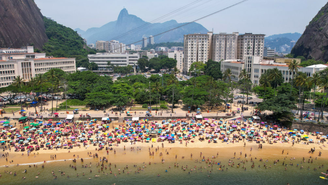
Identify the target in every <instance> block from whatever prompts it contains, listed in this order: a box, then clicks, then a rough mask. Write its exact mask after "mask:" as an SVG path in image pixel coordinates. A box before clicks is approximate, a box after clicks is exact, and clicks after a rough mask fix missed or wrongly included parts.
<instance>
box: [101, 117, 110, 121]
mask: <svg viewBox="0 0 328 185" xmlns="http://www.w3.org/2000/svg"><path fill="white" fill-rule="evenodd" d="M101 120H102V121H109V118H107V117H103V118H101Z"/></svg>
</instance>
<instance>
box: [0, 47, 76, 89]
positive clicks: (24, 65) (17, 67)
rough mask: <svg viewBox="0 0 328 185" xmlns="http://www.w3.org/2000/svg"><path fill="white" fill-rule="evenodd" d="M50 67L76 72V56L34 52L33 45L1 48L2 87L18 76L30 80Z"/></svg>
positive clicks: (0, 70)
mask: <svg viewBox="0 0 328 185" xmlns="http://www.w3.org/2000/svg"><path fill="white" fill-rule="evenodd" d="M15 51H17V53H15ZM50 69H62V70H63V71H65V72H67V73H73V72H76V62H75V58H64V57H63V58H55V57H46V54H45V53H34V48H33V46H28V47H26V49H25V50H22V49H12V48H10V49H0V88H1V87H6V86H9V85H10V84H12V83H13V81H14V79H15V78H16V77H18V76H20V77H21V78H22V79H23V80H24V81H26V82H28V81H29V80H31V79H32V78H34V77H35V76H36V75H37V74H44V73H46V72H47V71H49V70H50Z"/></svg>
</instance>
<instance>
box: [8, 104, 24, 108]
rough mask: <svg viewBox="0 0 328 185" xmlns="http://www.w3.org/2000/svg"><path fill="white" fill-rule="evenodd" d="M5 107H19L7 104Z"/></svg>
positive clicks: (18, 105)
mask: <svg viewBox="0 0 328 185" xmlns="http://www.w3.org/2000/svg"><path fill="white" fill-rule="evenodd" d="M22 105H24V104H22ZM6 106H7V107H20V104H17V105H16V104H15V105H10V104H7V105H6Z"/></svg>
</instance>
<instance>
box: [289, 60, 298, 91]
mask: <svg viewBox="0 0 328 185" xmlns="http://www.w3.org/2000/svg"><path fill="white" fill-rule="evenodd" d="M288 69H289V71H290V73H291V74H292V78H291V79H290V80H291V82H292V85H293V80H294V74H297V73H298V63H297V62H296V60H293V62H291V63H289V65H288ZM290 94H292V89H290Z"/></svg>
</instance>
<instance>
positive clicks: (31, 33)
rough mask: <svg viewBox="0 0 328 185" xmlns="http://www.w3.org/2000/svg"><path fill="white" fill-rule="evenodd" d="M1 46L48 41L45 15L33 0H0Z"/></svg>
mask: <svg viewBox="0 0 328 185" xmlns="http://www.w3.org/2000/svg"><path fill="white" fill-rule="evenodd" d="M0 5H1V6H0V47H2V48H20V47H22V46H26V45H34V47H35V48H38V49H41V48H42V47H43V45H44V43H46V42H47V41H48V37H47V35H46V30H45V26H44V22H43V16H42V14H41V12H40V10H39V8H38V7H37V5H36V4H35V2H34V1H33V0H0Z"/></svg>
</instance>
